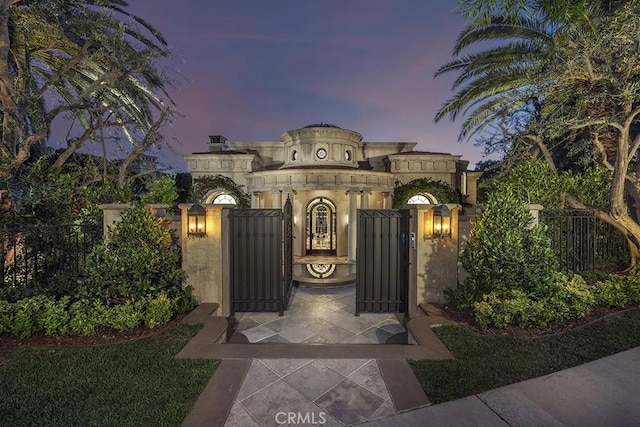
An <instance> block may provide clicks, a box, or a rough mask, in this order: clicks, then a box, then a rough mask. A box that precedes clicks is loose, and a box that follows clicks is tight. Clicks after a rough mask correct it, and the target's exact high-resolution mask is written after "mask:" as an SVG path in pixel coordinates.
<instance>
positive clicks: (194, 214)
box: [187, 203, 207, 237]
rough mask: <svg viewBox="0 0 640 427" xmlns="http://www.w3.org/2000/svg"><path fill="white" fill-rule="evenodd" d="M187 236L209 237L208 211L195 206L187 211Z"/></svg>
mask: <svg viewBox="0 0 640 427" xmlns="http://www.w3.org/2000/svg"><path fill="white" fill-rule="evenodd" d="M187 225H188V229H187V236H193V237H205V236H206V235H207V221H206V211H205V210H204V208H203V207H202V206H201V205H199V204H197V203H196V204H195V205H193V206H191V207H190V208H189V210H188V211H187Z"/></svg>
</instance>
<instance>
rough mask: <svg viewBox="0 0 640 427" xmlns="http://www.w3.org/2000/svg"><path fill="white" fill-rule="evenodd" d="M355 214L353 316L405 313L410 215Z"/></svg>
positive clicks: (371, 211)
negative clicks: (355, 256)
mask: <svg viewBox="0 0 640 427" xmlns="http://www.w3.org/2000/svg"><path fill="white" fill-rule="evenodd" d="M358 212H359V216H358V246H357V264H356V316H357V315H359V314H360V313H361V312H377V313H382V312H392V313H406V312H407V308H408V304H407V297H408V278H409V214H410V212H409V211H408V210H389V209H379V210H378V209H375V210H374V209H361V210H359V211H358Z"/></svg>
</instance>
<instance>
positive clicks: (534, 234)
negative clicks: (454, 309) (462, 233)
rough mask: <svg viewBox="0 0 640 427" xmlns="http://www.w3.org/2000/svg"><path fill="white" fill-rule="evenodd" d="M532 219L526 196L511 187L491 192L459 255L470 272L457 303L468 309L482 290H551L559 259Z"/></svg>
mask: <svg viewBox="0 0 640 427" xmlns="http://www.w3.org/2000/svg"><path fill="white" fill-rule="evenodd" d="M531 221H532V217H531V214H530V213H529V211H528V209H527V207H526V205H525V201H524V200H522V199H521V198H519V197H517V196H516V195H515V193H514V192H513V191H512V190H511V189H510V188H509V187H508V186H503V187H500V188H499V190H497V191H494V192H493V193H491V194H489V196H488V199H487V202H486V203H485V204H484V205H483V206H482V210H481V211H480V214H479V215H478V218H477V220H476V222H475V224H474V226H473V228H472V229H471V232H470V234H469V239H468V241H467V246H466V248H465V250H464V252H463V253H462V255H461V258H460V260H461V262H462V266H463V267H464V269H465V270H466V272H467V277H466V279H465V281H464V283H462V284H460V286H459V287H458V289H457V290H455V291H453V292H452V293H451V297H452V298H453V302H454V303H456V305H458V306H459V307H461V308H462V309H470V308H472V307H473V304H474V303H475V302H480V301H482V300H483V296H484V295H487V294H491V293H495V294H496V295H497V296H498V297H500V298H501V299H504V298H508V297H509V293H510V291H512V290H521V291H523V292H525V293H526V294H530V293H532V292H533V293H534V294H535V295H536V296H544V295H549V294H550V293H552V291H553V290H552V288H553V284H554V280H555V278H554V274H555V272H556V271H557V269H558V261H557V259H556V256H555V253H554V252H553V249H552V247H551V241H550V240H549V238H548V237H546V236H545V234H544V229H543V228H542V227H541V226H536V227H531V226H530V225H531Z"/></svg>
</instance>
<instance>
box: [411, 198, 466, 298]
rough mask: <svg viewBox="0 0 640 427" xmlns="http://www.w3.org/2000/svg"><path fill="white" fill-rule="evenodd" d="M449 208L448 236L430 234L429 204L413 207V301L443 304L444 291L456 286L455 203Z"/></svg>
mask: <svg viewBox="0 0 640 427" xmlns="http://www.w3.org/2000/svg"><path fill="white" fill-rule="evenodd" d="M447 206H448V207H449V209H451V211H452V218H451V237H447V238H434V237H432V236H430V233H431V222H432V221H433V215H432V213H431V209H432V208H433V207H429V206H420V207H419V208H418V209H417V230H418V231H417V236H416V240H417V254H416V258H417V259H416V266H415V268H416V270H417V303H418V304H420V303H422V302H435V303H439V304H443V303H446V302H447V300H446V298H445V290H446V289H455V288H456V287H457V285H458V238H459V232H458V216H459V211H460V206H459V205H453V204H452V205H447Z"/></svg>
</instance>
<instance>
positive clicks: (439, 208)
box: [432, 204, 451, 239]
mask: <svg viewBox="0 0 640 427" xmlns="http://www.w3.org/2000/svg"><path fill="white" fill-rule="evenodd" d="M432 230H433V233H432V237H434V238H437V239H442V238H444V237H451V210H450V209H449V208H448V207H447V205H444V204H440V205H436V207H434V208H433V229H432Z"/></svg>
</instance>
